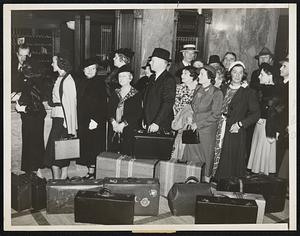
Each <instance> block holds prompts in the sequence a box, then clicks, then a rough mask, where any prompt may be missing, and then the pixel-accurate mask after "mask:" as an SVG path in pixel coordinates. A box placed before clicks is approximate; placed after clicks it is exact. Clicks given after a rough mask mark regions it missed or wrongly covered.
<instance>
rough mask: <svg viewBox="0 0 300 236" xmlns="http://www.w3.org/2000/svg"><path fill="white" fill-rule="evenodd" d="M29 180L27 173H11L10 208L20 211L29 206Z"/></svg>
mask: <svg viewBox="0 0 300 236" xmlns="http://www.w3.org/2000/svg"><path fill="white" fill-rule="evenodd" d="M31 194H32V192H31V180H30V178H29V176H28V175H27V174H21V175H17V174H14V173H11V208H13V209H14V210H16V211H18V212H19V211H22V210H25V209H30V208H31Z"/></svg>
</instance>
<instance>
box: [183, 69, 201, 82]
mask: <svg viewBox="0 0 300 236" xmlns="http://www.w3.org/2000/svg"><path fill="white" fill-rule="evenodd" d="M184 70H187V71H188V72H190V74H191V77H193V80H196V79H198V76H199V72H198V71H197V68H196V67H193V66H186V67H183V68H182V70H181V73H182V72H183V71H184Z"/></svg>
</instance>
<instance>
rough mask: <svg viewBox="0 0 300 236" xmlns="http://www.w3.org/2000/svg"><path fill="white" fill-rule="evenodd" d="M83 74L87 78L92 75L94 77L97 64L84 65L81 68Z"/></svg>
mask: <svg viewBox="0 0 300 236" xmlns="http://www.w3.org/2000/svg"><path fill="white" fill-rule="evenodd" d="M83 72H84V75H85V76H86V77H87V78H88V79H91V78H93V77H95V75H96V73H97V65H96V64H94V65H90V66H88V67H85V68H84V69H83Z"/></svg>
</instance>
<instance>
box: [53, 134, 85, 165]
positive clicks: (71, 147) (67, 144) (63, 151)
mask: <svg viewBox="0 0 300 236" xmlns="http://www.w3.org/2000/svg"><path fill="white" fill-rule="evenodd" d="M54 150H55V160H68V159H75V158H79V157H80V147H79V138H77V137H76V138H75V137H71V138H63V139H60V140H56V141H55V142H54Z"/></svg>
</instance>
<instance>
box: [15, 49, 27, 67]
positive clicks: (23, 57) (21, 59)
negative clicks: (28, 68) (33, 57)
mask: <svg viewBox="0 0 300 236" xmlns="http://www.w3.org/2000/svg"><path fill="white" fill-rule="evenodd" d="M17 57H18V61H19V63H20V64H21V65H23V63H24V62H25V61H26V58H27V57H30V50H29V48H19V50H18V52H17Z"/></svg>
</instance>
